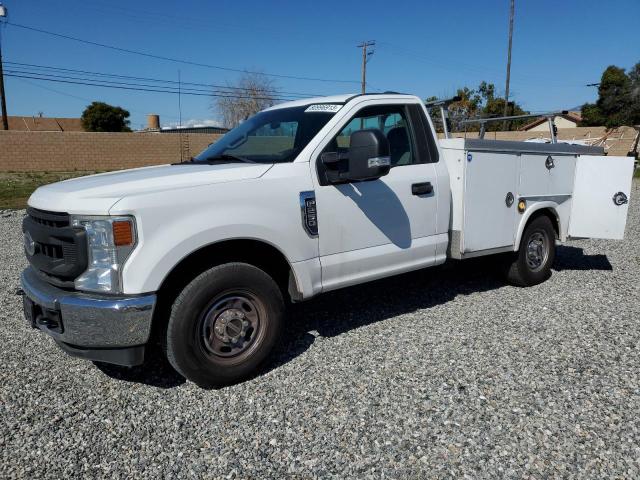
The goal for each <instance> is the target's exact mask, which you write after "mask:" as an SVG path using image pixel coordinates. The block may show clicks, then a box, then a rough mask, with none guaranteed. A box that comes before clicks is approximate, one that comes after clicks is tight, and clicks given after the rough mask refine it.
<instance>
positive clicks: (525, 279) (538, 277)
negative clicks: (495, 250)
mask: <svg viewBox="0 0 640 480" xmlns="http://www.w3.org/2000/svg"><path fill="white" fill-rule="evenodd" d="M555 240H556V232H555V230H554V228H553V225H552V224H551V220H549V218H548V217H546V216H540V217H537V218H535V219H533V220H532V221H531V222H530V223H529V224H528V225H527V227H526V228H525V229H524V232H523V234H522V239H521V240H520V248H519V250H518V252H517V253H516V254H514V255H511V256H510V257H509V259H508V261H507V264H506V277H507V281H508V282H509V283H511V284H512V285H516V286H519V287H530V286H533V285H537V284H539V283H542V282H544V281H545V280H547V279H548V278H549V277H550V276H551V266H552V265H553V261H554V259H555V256H556V246H555Z"/></svg>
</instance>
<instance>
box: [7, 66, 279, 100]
mask: <svg viewBox="0 0 640 480" xmlns="http://www.w3.org/2000/svg"><path fill="white" fill-rule="evenodd" d="M7 72H8V73H10V74H13V75H32V76H33V75H35V76H36V77H34V78H43V79H63V80H79V81H83V82H100V84H105V85H122V86H132V87H148V88H160V89H163V90H166V91H167V92H170V93H177V94H179V93H180V92H181V91H182V92H183V93H188V92H195V93H203V94H205V95H206V94H212V95H213V96H216V95H215V94H218V96H221V95H228V96H229V97H231V98H232V97H233V96H234V95H239V96H241V97H245V98H248V97H250V98H256V97H254V96H253V95H249V94H248V93H247V92H238V93H236V92H226V91H220V90H213V89H203V88H182V87H181V86H180V85H178V86H176V87H172V86H164V85H152V84H148V83H139V82H138V83H131V82H117V81H114V80H100V79H98V80H97V79H94V78H86V77H77V76H72V75H56V74H53V73H40V72H34V71H30V70H24V69H9V70H7ZM263 98H272V99H274V100H290V98H288V97H284V96H282V95H271V94H268V97H267V94H265V95H264V97H263Z"/></svg>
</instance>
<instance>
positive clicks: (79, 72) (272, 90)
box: [4, 62, 322, 97]
mask: <svg viewBox="0 0 640 480" xmlns="http://www.w3.org/2000/svg"><path fill="white" fill-rule="evenodd" d="M4 63H5V65H14V66H17V67H31V68H36V69H40V70H53V71H56V72H70V73H77V74H85V75H90V76H99V77H111V78H122V79H129V80H143V81H149V82H158V83H168V84H178V82H177V81H175V80H165V79H160V78H152V77H134V76H131V75H122V74H116V73H106V72H94V71H90V70H78V69H73V68H63V67H53V66H49V65H38V64H33V63H21V62H4ZM180 83H181V85H195V86H201V87H212V88H220V89H225V90H240V91H246V90H249V89H248V88H245V87H235V86H230V85H216V84H213V83H198V82H180ZM265 91H266V92H269V93H275V94H286V95H293V96H304V97H319V96H322V94H319V93H302V92H289V91H282V90H279V89H275V88H274V89H266V90H265Z"/></svg>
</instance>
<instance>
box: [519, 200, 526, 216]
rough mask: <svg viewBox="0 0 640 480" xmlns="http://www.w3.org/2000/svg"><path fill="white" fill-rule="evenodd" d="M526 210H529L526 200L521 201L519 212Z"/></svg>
mask: <svg viewBox="0 0 640 480" xmlns="http://www.w3.org/2000/svg"><path fill="white" fill-rule="evenodd" d="M526 208H527V202H525V201H524V200H520V201H519V202H518V211H519V212H520V213H522V212H524V211H525V209H526Z"/></svg>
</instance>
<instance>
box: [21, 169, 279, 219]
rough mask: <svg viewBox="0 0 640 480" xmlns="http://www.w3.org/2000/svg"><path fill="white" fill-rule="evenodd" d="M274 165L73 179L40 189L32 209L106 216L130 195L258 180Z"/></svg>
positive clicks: (31, 200)
mask: <svg viewBox="0 0 640 480" xmlns="http://www.w3.org/2000/svg"><path fill="white" fill-rule="evenodd" d="M272 166H273V165H272V164H247V163H223V164H218V165H206V164H205V165H194V164H185V165H159V166H154V167H143V168H136V169H132V170H123V171H119V172H108V173H100V174H97V175H90V176H87V177H79V178H72V179H70V180H64V181H62V182H58V183H52V184H50V185H45V186H43V187H40V188H38V189H37V190H36V191H35V192H33V194H32V195H31V197H30V198H29V202H28V203H29V206H31V207H34V208H39V209H42V210H49V211H55V212H67V213H72V214H94V215H100V214H101V215H104V214H107V213H108V212H109V209H110V208H111V207H112V206H113V205H114V204H115V203H116V202H117V201H118V200H120V199H122V198H124V197H126V196H129V195H139V194H143V193H150V192H157V191H167V192H168V191H170V190H176V189H180V188H189V187H196V186H201V185H210V184H214V183H221V182H233V181H239V180H248V179H253V178H258V177H260V176H262V175H264V174H265V173H266V172H267V171H268V170H269V169H270V168H271V167H272Z"/></svg>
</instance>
